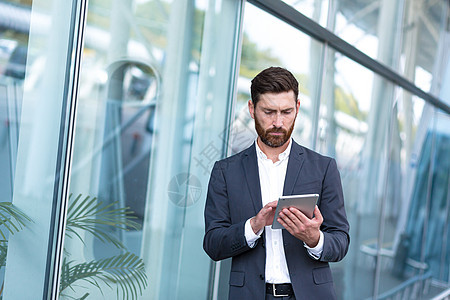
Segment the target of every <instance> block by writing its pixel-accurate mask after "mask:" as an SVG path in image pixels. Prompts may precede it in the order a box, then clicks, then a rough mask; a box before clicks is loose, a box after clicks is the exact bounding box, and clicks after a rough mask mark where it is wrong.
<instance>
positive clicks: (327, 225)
mask: <svg viewBox="0 0 450 300" xmlns="http://www.w3.org/2000/svg"><path fill="white" fill-rule="evenodd" d="M319 209H320V212H321V214H322V216H323V223H322V226H321V230H322V232H323V234H324V245H323V252H322V255H321V257H320V260H321V261H326V262H336V261H340V260H341V259H343V258H344V256H345V254H347V251H348V246H349V243H350V236H349V224H348V221H347V216H346V213H345V207H344V195H343V192H342V184H341V178H340V175H339V171H338V169H337V165H336V161H335V160H334V159H331V160H330V161H329V164H328V167H327V170H326V172H325V176H324V179H323V185H322V195H321V200H320V204H319Z"/></svg>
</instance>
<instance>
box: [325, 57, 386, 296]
mask: <svg viewBox="0 0 450 300" xmlns="http://www.w3.org/2000/svg"><path fill="white" fill-rule="evenodd" d="M327 55H328V57H331V58H332V59H329V60H327V61H328V64H327V65H326V66H325V69H326V74H325V81H324V90H323V95H322V100H321V106H320V118H319V134H318V136H317V150H318V151H320V152H322V153H324V154H326V155H330V156H333V157H335V158H336V161H337V164H338V168H339V170H340V173H341V179H342V185H343V189H344V196H345V205H346V210H347V217H348V220H349V223H350V228H351V230H350V235H351V238H350V240H351V241H352V242H351V243H350V248H349V252H348V254H347V256H346V258H345V259H344V260H343V261H341V262H339V263H335V264H332V265H331V266H332V270H333V274H334V276H333V277H334V278H335V286H336V291H337V293H338V297H339V298H340V299H365V298H367V297H370V296H371V295H372V292H373V289H374V283H375V270H376V266H377V264H376V262H377V259H376V253H377V239H378V235H379V226H380V218H381V217H382V216H381V215H380V207H381V205H382V204H383V191H384V186H383V184H384V183H385V181H384V176H385V175H384V174H385V170H386V162H387V160H386V149H387V148H386V147H387V146H386V144H387V143H386V138H387V132H388V126H389V120H390V119H389V115H390V111H391V107H392V103H393V99H394V90H393V86H392V85H391V84H390V83H389V82H386V81H385V80H383V79H381V78H380V77H378V76H376V75H375V74H374V73H372V72H371V71H369V70H367V69H365V68H363V67H362V66H360V65H358V64H356V63H354V62H353V61H351V60H349V59H348V58H346V57H342V55H340V54H339V53H336V54H333V51H331V50H330V53H328V54H327ZM332 55H334V56H332Z"/></svg>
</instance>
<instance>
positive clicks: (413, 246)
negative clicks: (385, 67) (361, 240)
mask: <svg viewBox="0 0 450 300" xmlns="http://www.w3.org/2000/svg"><path fill="white" fill-rule="evenodd" d="M397 92H398V93H397V95H396V96H397V97H396V99H397V101H396V103H395V105H394V110H393V115H392V120H391V121H392V122H391V132H390V154H389V166H388V179H387V182H388V184H387V185H386V191H385V195H386V197H385V199H386V202H385V204H386V205H385V207H384V220H383V222H384V223H383V226H384V234H383V236H382V238H383V241H382V255H381V258H380V271H379V272H380V287H379V290H378V293H379V294H383V295H385V296H386V297H388V296H389V297H393V298H396V297H399V295H402V297H406V298H408V299H416V298H417V299H418V298H420V299H431V298H433V297H434V296H436V295H437V294H438V293H439V292H442V291H443V289H444V286H443V285H435V284H434V283H433V282H432V281H431V277H432V278H434V279H438V280H443V281H446V280H447V276H448V265H449V263H448V255H447V252H442V251H446V249H448V248H447V247H448V245H447V243H448V242H447V241H448V230H449V227H448V226H449V225H448V218H449V215H448V206H449V198H448V187H449V180H450V178H449V170H450V161H449V158H448V150H449V149H450V148H449V147H450V146H449V145H450V144H449V141H450V139H449V138H448V129H447V128H449V127H448V126H449V123H448V122H449V119H448V116H446V115H444V114H439V113H435V110H434V109H433V108H431V107H430V106H429V105H425V102H424V101H423V100H422V99H419V98H417V97H412V96H411V95H410V94H409V93H407V92H405V91H403V90H402V89H400V88H398V89H397Z"/></svg>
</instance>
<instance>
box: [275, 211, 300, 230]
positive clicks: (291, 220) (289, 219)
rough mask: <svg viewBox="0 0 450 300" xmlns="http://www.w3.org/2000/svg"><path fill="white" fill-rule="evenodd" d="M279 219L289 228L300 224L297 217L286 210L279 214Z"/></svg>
mask: <svg viewBox="0 0 450 300" xmlns="http://www.w3.org/2000/svg"><path fill="white" fill-rule="evenodd" d="M280 217H281V218H282V219H283V220H284V221H285V222H286V223H287V224H288V225H289V226H291V227H295V226H297V225H296V224H300V222H299V219H298V218H297V216H296V215H295V214H294V213H292V212H291V211H290V210H289V209H287V208H285V209H283V210H282V211H281V212H280Z"/></svg>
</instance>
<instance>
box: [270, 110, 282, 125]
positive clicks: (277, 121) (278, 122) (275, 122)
mask: <svg viewBox="0 0 450 300" xmlns="http://www.w3.org/2000/svg"><path fill="white" fill-rule="evenodd" d="M272 125H273V126H275V127H277V128H280V127H282V126H283V116H281V114H280V113H277V114H276V115H275V118H274V120H273V123H272Z"/></svg>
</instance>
